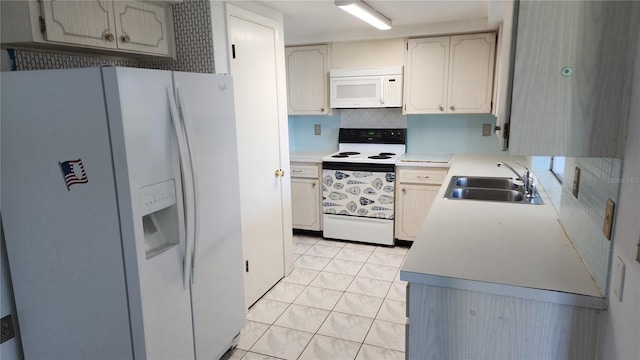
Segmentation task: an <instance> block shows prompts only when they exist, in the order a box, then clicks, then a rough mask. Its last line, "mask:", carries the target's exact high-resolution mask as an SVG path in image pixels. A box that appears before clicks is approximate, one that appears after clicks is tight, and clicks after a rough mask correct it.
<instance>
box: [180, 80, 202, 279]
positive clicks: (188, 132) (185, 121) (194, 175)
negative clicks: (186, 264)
mask: <svg viewBox="0 0 640 360" xmlns="http://www.w3.org/2000/svg"><path fill="white" fill-rule="evenodd" d="M176 94H177V95H178V109H179V110H180V114H182V125H183V127H184V133H185V136H186V140H187V150H188V152H189V160H190V161H191V182H192V192H193V202H192V203H191V204H192V206H193V214H194V215H193V218H192V224H193V237H192V238H191V239H192V241H191V244H192V250H191V252H192V260H191V283H195V281H196V280H195V279H196V267H197V265H198V235H199V231H198V229H199V226H198V225H199V222H198V214H199V212H198V167H197V166H196V164H197V162H196V155H195V150H194V148H195V144H194V143H193V139H195V137H194V136H193V127H192V126H191V116H190V114H189V108H188V106H187V101H186V100H185V97H184V96H183V92H182V90H181V89H180V88H176Z"/></svg>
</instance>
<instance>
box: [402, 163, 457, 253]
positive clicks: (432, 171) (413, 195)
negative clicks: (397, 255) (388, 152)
mask: <svg viewBox="0 0 640 360" xmlns="http://www.w3.org/2000/svg"><path fill="white" fill-rule="evenodd" d="M446 176H447V169H445V168H428V169H420V168H398V170H397V177H398V184H397V185H396V192H397V193H396V220H395V237H396V238H397V239H400V240H411V241H413V240H415V239H416V235H417V234H418V231H419V230H420V226H421V225H422V221H423V220H424V218H425V217H426V216H427V212H429V209H430V208H431V204H432V203H433V201H434V200H435V197H436V194H437V193H438V191H439V190H440V186H442V182H443V181H444V178H445V177H446Z"/></svg>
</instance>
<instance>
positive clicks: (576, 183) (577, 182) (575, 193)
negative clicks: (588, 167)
mask: <svg viewBox="0 0 640 360" xmlns="http://www.w3.org/2000/svg"><path fill="white" fill-rule="evenodd" d="M579 191H580V168H579V167H577V166H576V169H575V170H574V171H573V196H574V197H575V198H576V199H577V198H578V192H579Z"/></svg>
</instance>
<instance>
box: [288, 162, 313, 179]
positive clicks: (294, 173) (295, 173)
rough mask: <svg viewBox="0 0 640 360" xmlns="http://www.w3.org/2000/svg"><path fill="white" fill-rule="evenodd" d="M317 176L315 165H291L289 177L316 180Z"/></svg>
mask: <svg viewBox="0 0 640 360" xmlns="http://www.w3.org/2000/svg"><path fill="white" fill-rule="evenodd" d="M318 174H319V172H318V166H317V165H298V164H291V177H294V178H310V179H317V178H318Z"/></svg>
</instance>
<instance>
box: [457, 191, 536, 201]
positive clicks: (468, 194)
mask: <svg viewBox="0 0 640 360" xmlns="http://www.w3.org/2000/svg"><path fill="white" fill-rule="evenodd" d="M451 197H452V198H455V199H470V200H487V201H509V202H515V201H522V200H524V196H523V195H522V193H521V192H519V191H515V190H500V189H482V188H456V189H453V192H452V193H451Z"/></svg>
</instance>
